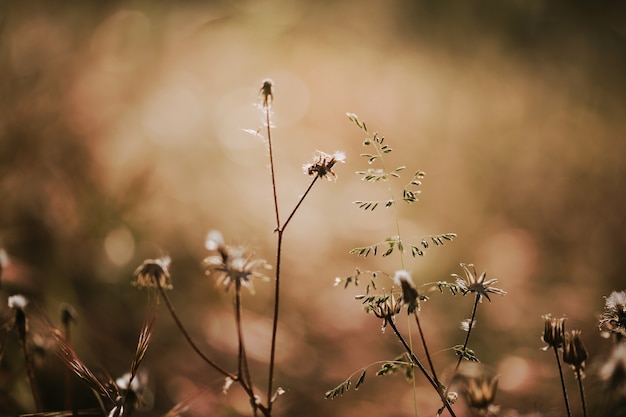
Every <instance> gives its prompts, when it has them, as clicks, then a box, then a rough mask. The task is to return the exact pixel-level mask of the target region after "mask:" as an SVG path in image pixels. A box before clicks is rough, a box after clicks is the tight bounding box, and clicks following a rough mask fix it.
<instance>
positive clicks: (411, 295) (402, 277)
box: [393, 269, 419, 314]
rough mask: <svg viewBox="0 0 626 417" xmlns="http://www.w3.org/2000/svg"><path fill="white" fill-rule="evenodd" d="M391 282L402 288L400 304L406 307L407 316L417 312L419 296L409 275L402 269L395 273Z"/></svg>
mask: <svg viewBox="0 0 626 417" xmlns="http://www.w3.org/2000/svg"><path fill="white" fill-rule="evenodd" d="M393 282H394V283H395V284H396V285H397V286H399V287H400V288H402V302H403V303H404V304H406V305H407V306H408V312H409V314H411V313H413V311H415V309H418V310H419V294H418V292H417V288H416V287H415V284H414V283H413V278H411V273H410V272H409V271H406V270H404V269H401V270H399V271H396V273H395V275H394V277H393Z"/></svg>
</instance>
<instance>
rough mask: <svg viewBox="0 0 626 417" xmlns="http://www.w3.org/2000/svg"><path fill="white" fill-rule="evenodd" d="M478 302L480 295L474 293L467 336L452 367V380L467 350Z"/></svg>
mask: <svg viewBox="0 0 626 417" xmlns="http://www.w3.org/2000/svg"><path fill="white" fill-rule="evenodd" d="M479 301H480V294H479V293H476V298H474V306H473V307H472V315H471V317H470V321H469V327H468V328H467V334H466V335H465V341H464V342H463V350H462V351H461V354H460V355H459V358H458V360H457V361H456V366H455V367H454V372H453V373H452V378H454V376H455V375H456V373H457V372H458V370H459V366H461V362H462V361H463V354H465V350H466V349H467V345H468V344H469V338H470V334H471V333H472V329H473V328H474V319H475V318H476V310H477V308H478V302H479Z"/></svg>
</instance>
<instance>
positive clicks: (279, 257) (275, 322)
mask: <svg viewBox="0 0 626 417" xmlns="http://www.w3.org/2000/svg"><path fill="white" fill-rule="evenodd" d="M265 119H266V125H267V142H268V148H269V154H270V172H271V176H272V190H273V195H274V210H275V213H276V232H277V235H278V237H277V243H276V281H275V283H274V315H273V320H272V340H271V346H270V360H269V371H268V383H267V402H268V404H267V407H268V410H269V411H270V412H271V410H272V397H273V395H274V393H273V390H274V370H275V367H276V364H275V363H276V339H277V334H278V318H279V314H280V276H281V274H280V273H281V261H282V248H283V237H284V233H285V229H286V228H287V226H288V225H289V223H290V222H291V220H292V219H293V216H294V215H295V214H296V212H297V211H298V209H299V208H300V205H301V204H302V202H303V201H304V199H305V198H306V197H307V195H308V194H309V192H310V191H311V189H312V188H313V185H315V183H316V182H317V179H318V178H319V176H315V177H313V180H312V181H311V183H310V184H309V186H308V187H307V189H306V191H305V192H304V194H302V196H301V197H300V199H299V200H298V202H297V203H296V205H295V207H294V209H293V210H292V211H291V213H290V214H289V216H288V217H287V220H285V222H284V223H283V224H281V222H280V215H279V207H278V197H277V196H278V193H277V190H276V179H275V169H274V159H273V152H272V139H271V138H272V133H271V131H272V129H271V118H270V106H269V104H268V105H266V106H265Z"/></svg>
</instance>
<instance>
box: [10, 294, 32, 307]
mask: <svg viewBox="0 0 626 417" xmlns="http://www.w3.org/2000/svg"><path fill="white" fill-rule="evenodd" d="M8 305H9V308H13V309H16V310H17V309H20V310H23V309H25V308H26V306H27V305H28V299H27V298H26V297H24V296H23V295H21V294H15V295H12V296H10V297H9V299H8Z"/></svg>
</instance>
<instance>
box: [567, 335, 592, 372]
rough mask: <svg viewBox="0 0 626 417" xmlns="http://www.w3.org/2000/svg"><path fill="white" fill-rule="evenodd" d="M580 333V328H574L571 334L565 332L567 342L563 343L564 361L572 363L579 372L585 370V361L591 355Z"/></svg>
mask: <svg viewBox="0 0 626 417" xmlns="http://www.w3.org/2000/svg"><path fill="white" fill-rule="evenodd" d="M580 333H581V332H580V330H572V334H571V335H570V334H569V333H565V344H564V345H563V362H565V363H567V364H568V365H571V367H572V368H573V369H574V370H575V371H576V373H577V374H578V372H582V371H584V370H585V361H586V360H587V358H588V357H589V354H588V353H587V349H585V345H584V344H583V341H582V339H581V338H580ZM581 376H583V374H582V373H581Z"/></svg>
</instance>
